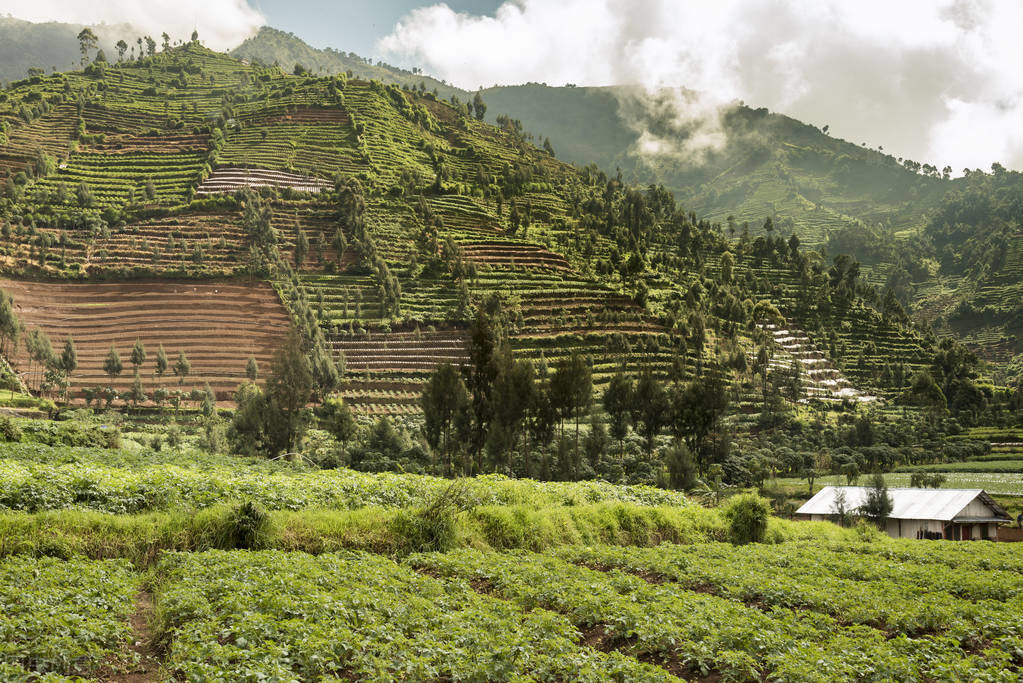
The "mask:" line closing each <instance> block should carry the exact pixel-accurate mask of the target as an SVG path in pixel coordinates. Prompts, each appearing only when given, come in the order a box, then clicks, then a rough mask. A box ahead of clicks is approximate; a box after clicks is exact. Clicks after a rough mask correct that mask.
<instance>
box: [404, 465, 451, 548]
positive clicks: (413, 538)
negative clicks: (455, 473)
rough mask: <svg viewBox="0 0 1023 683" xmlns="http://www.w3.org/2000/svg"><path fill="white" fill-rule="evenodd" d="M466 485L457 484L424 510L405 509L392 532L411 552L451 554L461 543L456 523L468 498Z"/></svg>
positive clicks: (441, 493)
mask: <svg viewBox="0 0 1023 683" xmlns="http://www.w3.org/2000/svg"><path fill="white" fill-rule="evenodd" d="M465 488H466V487H465V483H464V482H461V481H456V482H454V483H453V484H451V485H450V486H448V487H447V488H446V489H444V490H443V491H441V492H440V493H439V494H438V495H437V497H436V498H435V499H434V500H433V502H432V503H430V504H429V505H427V506H426V507H423V508H412V509H408V510H402V511H400V512H399V513H398V514H397V515H395V516H394V518H393V519H392V520H391V531H392V532H393V533H394V534H395V535H396V536H398V537H399V538H400V539H402V540H403V541H404V543H403V545H404V546H405V549H407V551H408V552H410V553H429V552H447V551H449V550H451V549H452V548H454V547H455V546H456V545H457V543H458V524H457V522H456V520H455V513H457V512H458V511H459V510H460V509H461V507H462V505H461V501H462V499H463V498H464V496H465V493H466V491H465Z"/></svg>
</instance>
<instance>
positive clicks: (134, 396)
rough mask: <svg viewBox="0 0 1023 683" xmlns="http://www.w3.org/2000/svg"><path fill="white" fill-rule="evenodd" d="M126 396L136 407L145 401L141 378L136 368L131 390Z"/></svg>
mask: <svg viewBox="0 0 1023 683" xmlns="http://www.w3.org/2000/svg"><path fill="white" fill-rule="evenodd" d="M128 398H129V400H131V402H132V403H133V404H134V405H135V407H136V408H138V407H139V404H141V403H145V401H146V392H145V391H144V390H143V389H142V378H141V377H140V376H139V371H138V368H135V380H134V381H133V382H132V384H131V391H130V392H129V393H128Z"/></svg>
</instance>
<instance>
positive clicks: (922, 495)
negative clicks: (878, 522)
mask: <svg viewBox="0 0 1023 683" xmlns="http://www.w3.org/2000/svg"><path fill="white" fill-rule="evenodd" d="M869 490H870V489H869V488H867V487H865V486H825V487H824V488H822V489H821V490H820V491H818V492H817V495H815V496H814V497H813V498H811V499H810V500H808V501H806V503H804V504H803V506H802V507H801V508H799V510H797V511H796V518H797V519H807V520H813V521H825V520H829V521H830V520H834V519H835V518H836V517H837V512H838V507H839V506H838V503H837V499H838V498H839V496H840V492H844V493H845V505H844V507H845V510H846V511H847V514H849V515H852V516H858V515H859V508H860V507H861V506H862V505H863V504H864V503H865V502H866V500H867V492H868V491H869ZM888 495H889V496H891V499H892V513H891V515H889V517H888V523H887V528H886V529H885V531H887V532H888V535H889V536H892V537H893V538H944V539H948V540H954V541H960V540H961V541H973V540H995V538H997V535H998V525H999V524H1002V523H1005V522H1011V521H1012V519H1011V518H1010V517H1009V514H1008V513H1007V512H1006V511H1005V509H1004V508H1002V506H1001V505H999V504H998V503H996V502H995V500H994V499H993V498H992V497H991V496H989V495H988V494H987V493H986V492H985V491H984V490H983V489H911V488H891V489H888Z"/></svg>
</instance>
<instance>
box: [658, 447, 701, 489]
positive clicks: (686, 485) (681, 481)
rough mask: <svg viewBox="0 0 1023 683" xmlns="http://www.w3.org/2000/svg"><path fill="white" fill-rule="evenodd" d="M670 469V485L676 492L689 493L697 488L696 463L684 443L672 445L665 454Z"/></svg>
mask: <svg viewBox="0 0 1023 683" xmlns="http://www.w3.org/2000/svg"><path fill="white" fill-rule="evenodd" d="M664 464H665V465H667V467H668V485H669V486H670V487H671V488H673V489H675V490H676V491H688V490H689V489H691V488H693V487H694V486H696V463H694V462H693V456H692V454H691V453H690V452H689V449H688V448H686V445H685V444H684V443H682V442H677V443H675V444H674V445H672V446H671V447H670V448H668V450H667V451H666V452H665V454H664Z"/></svg>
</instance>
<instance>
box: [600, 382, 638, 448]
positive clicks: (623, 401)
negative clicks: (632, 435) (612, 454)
mask: <svg viewBox="0 0 1023 683" xmlns="http://www.w3.org/2000/svg"><path fill="white" fill-rule="evenodd" d="M632 397H633V386H632V380H631V379H629V378H628V377H626V376H625V374H624V373H622V372H618V373H615V375H614V377H612V378H611V381H610V382H608V384H607V388H605V389H604V410H605V411H606V412H607V415H608V417H609V418H610V422H611V430H610V431H611V438H613V439H615V440H616V441H617V442H618V456H619V457H620V458H624V457H625V437H626V436H628V435H629V424H630V419H631V415H632V411H631V409H632V404H633V398H632Z"/></svg>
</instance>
